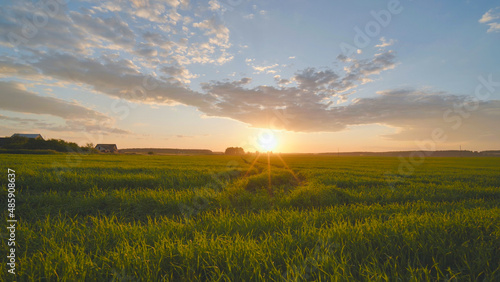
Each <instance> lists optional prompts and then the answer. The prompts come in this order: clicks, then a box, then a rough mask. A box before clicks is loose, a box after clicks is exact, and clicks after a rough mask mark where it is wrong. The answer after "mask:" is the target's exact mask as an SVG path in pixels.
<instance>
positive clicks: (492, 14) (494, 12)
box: [479, 7, 500, 23]
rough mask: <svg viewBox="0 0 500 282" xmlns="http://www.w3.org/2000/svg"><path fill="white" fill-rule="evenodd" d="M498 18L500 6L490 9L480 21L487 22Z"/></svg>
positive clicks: (499, 16) (499, 17)
mask: <svg viewBox="0 0 500 282" xmlns="http://www.w3.org/2000/svg"><path fill="white" fill-rule="evenodd" d="M496 19H500V7H496V8H492V9H490V10H489V11H488V12H486V13H485V14H484V15H483V16H482V17H481V19H479V22H480V23H487V22H491V21H493V20H496Z"/></svg>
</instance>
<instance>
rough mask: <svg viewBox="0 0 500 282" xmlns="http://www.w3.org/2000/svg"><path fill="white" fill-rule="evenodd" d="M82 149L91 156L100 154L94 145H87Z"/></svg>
mask: <svg viewBox="0 0 500 282" xmlns="http://www.w3.org/2000/svg"><path fill="white" fill-rule="evenodd" d="M82 149H83V150H84V151H86V152H88V153H89V154H97V153H99V150H97V149H96V148H95V146H94V143H87V144H85V146H83V147H82Z"/></svg>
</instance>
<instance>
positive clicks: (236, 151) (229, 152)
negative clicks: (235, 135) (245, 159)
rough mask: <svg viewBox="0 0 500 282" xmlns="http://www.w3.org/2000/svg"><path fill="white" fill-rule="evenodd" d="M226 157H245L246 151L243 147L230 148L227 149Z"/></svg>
mask: <svg viewBox="0 0 500 282" xmlns="http://www.w3.org/2000/svg"><path fill="white" fill-rule="evenodd" d="M225 154H226V155H244V154H245V150H243V148H241V147H229V148H227V149H226V152H225Z"/></svg>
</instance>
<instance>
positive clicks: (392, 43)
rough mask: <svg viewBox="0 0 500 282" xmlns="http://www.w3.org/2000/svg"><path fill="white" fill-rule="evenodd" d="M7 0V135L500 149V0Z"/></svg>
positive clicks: (2, 112) (330, 147)
mask: <svg viewBox="0 0 500 282" xmlns="http://www.w3.org/2000/svg"><path fill="white" fill-rule="evenodd" d="M1 3H2V4H1V9H0V15H1V17H0V18H1V19H0V32H1V34H2V37H1V39H0V40H1V41H0V74H1V76H0V95H1V97H0V98H1V99H2V103H1V104H0V135H4V136H9V135H11V134H13V133H14V132H24V133H31V132H36V133H42V135H44V136H45V137H46V138H62V139H65V140H70V141H74V142H77V143H79V144H80V145H84V144H86V143H94V144H95V143H117V145H118V147H119V148H131V147H182V148H207V149H212V150H215V151H222V150H224V149H225V148H226V147H228V146H243V147H244V148H245V149H247V150H249V151H255V150H262V149H263V147H265V146H262V143H263V142H264V143H265V142H267V140H269V138H271V137H270V136H273V137H272V138H275V139H276V140H277V142H278V146H277V148H275V150H279V151H283V152H325V151H337V149H340V150H341V151H387V150H409V149H425V148H422V144H432V146H430V147H429V148H433V149H457V148H458V147H459V146H460V145H461V146H462V147H463V148H466V149H470V150H486V149H498V137H499V136H498V135H499V132H500V127H499V125H498V122H497V121H498V119H499V117H500V99H499V96H500V69H499V68H498V66H499V65H500V55H499V52H498V46H500V3H495V2H494V1H474V2H472V1H416V0H414V1H409V0H401V1H397V0H389V1H305V0H294V1H286V2H285V1H253V0H210V1H193V0H191V1H188V0H161V1H156V0H131V1H128V0H121V1H92V0H87V1H81V2H79V1H65V0H50V1H47V0H46V1H16V2H15V3H13V2H10V1H8V2H7V1H3V2H1ZM478 88H479V89H478ZM476 90H477V91H476ZM436 132H442V133H443V135H444V136H445V137H446V138H439V140H437V139H436V138H435V134H434V133H436Z"/></svg>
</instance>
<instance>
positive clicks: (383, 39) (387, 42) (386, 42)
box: [375, 37, 396, 48]
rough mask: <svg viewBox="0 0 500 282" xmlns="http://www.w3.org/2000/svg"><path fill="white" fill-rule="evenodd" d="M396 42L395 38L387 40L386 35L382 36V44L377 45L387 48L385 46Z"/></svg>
mask: <svg viewBox="0 0 500 282" xmlns="http://www.w3.org/2000/svg"><path fill="white" fill-rule="evenodd" d="M395 42H396V41H395V40H394V39H389V41H387V40H386V39H385V37H380V44H377V45H375V47H377V48H385V47H389V46H392V45H393V44H394V43H395Z"/></svg>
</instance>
